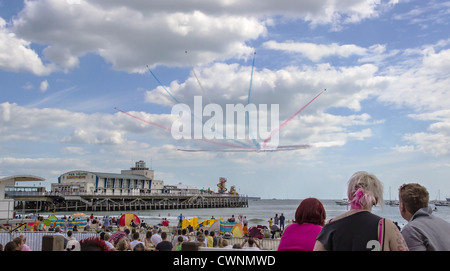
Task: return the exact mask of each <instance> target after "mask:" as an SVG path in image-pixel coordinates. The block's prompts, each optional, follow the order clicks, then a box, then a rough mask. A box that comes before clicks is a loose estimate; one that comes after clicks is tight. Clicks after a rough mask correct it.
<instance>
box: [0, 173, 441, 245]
mask: <svg viewBox="0 0 450 271" xmlns="http://www.w3.org/2000/svg"><path fill="white" fill-rule="evenodd" d="M347 195H348V199H349V207H350V208H349V209H350V210H348V211H347V212H345V213H343V214H341V215H339V216H337V217H334V218H332V219H330V220H328V221H325V219H326V212H325V209H324V207H323V205H322V203H321V202H320V200H318V199H316V198H307V199H304V200H302V201H301V203H300V204H299V206H298V208H297V210H296V212H295V221H294V223H292V224H290V225H288V226H287V227H285V225H284V222H285V217H284V215H283V214H281V215H280V216H278V214H276V215H275V217H274V219H272V218H270V219H269V221H268V222H269V229H270V232H271V233H272V236H271V237H272V238H274V236H275V234H276V233H278V232H279V233H280V235H281V239H280V243H279V246H278V250H279V251H284V250H302V251H308V250H309V251H312V250H314V251H324V250H328V251H339V250H341V251H342V250H344V251H354V250H358V251H361V250H377V251H378V250H381V251H383V250H384V251H388V250H392V251H406V250H421V251H436V250H439V251H450V223H448V222H446V221H445V220H443V219H441V218H439V217H437V216H435V215H433V210H432V208H431V207H430V206H429V205H428V203H429V193H428V191H427V189H426V188H425V187H424V186H422V185H420V184H417V183H409V184H404V185H402V186H401V187H400V188H399V202H400V204H399V212H400V214H401V216H402V217H403V218H404V219H405V220H407V221H408V223H407V224H406V225H405V226H404V227H403V229H401V231H400V228H399V227H398V225H396V224H395V223H394V222H393V221H391V220H389V219H386V218H383V217H380V216H378V215H375V214H373V213H372V208H373V206H376V205H378V204H380V205H382V204H383V202H384V201H383V185H382V183H381V182H380V180H379V179H378V178H377V177H376V176H375V175H373V174H369V173H367V172H364V171H359V172H356V173H355V174H353V175H352V176H351V178H350V179H349V181H348V187H347ZM180 216H181V215H180ZM234 219H235V218H234V216H232V218H230V219H229V221H231V220H234ZM239 219H240V220H242V222H244V236H245V238H243V239H242V240H243V242H242V243H235V244H233V245H231V244H229V241H228V240H227V238H225V236H222V235H221V234H220V233H218V232H215V231H208V230H203V229H197V230H194V229H192V228H184V229H182V228H180V227H178V229H176V230H175V231H174V232H173V233H172V234H171V235H169V234H168V232H167V230H165V231H163V230H162V227H159V228H158V227H155V228H150V227H147V228H145V227H144V229H146V232H145V238H142V240H141V238H140V236H141V234H140V231H139V230H142V227H139V228H138V227H131V230H130V229H129V228H125V229H123V230H120V231H116V232H111V231H110V226H111V224H113V223H117V221H116V220H114V219H110V218H108V217H105V218H104V219H103V221H102V222H103V226H102V228H101V229H102V231H101V233H100V234H99V237H90V238H85V239H82V240H76V239H75V238H74V237H73V232H72V231H70V230H69V231H67V233H66V236H64V235H63V233H62V230H61V229H60V228H59V227H56V228H55V234H59V235H63V236H64V249H65V250H67V251H78V250H81V251H83V250H108V251H180V250H182V249H183V244H184V243H186V242H190V243H194V244H196V245H197V246H202V247H212V248H226V249H230V248H234V249H250V250H259V249H261V246H260V244H259V243H258V240H257V238H253V237H252V236H250V235H249V233H248V229H247V223H248V222H247V223H245V222H246V221H245V220H246V218H245V217H240V218H239ZM94 221H96V218H93V217H92V222H93V224H96V222H94ZM97 223H98V222H97ZM139 226H141V225H139ZM161 226H163V225H161ZM165 228H166V229H168V228H167V227H165ZM0 249H1V250H4V251H29V250H30V248H29V247H28V245H27V244H26V237H25V236H24V235H20V236H19V237H16V238H14V239H13V240H12V241H10V242H8V243H7V244H6V245H5V246H4V247H3V246H2V245H0Z"/></svg>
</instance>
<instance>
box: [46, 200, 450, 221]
mask: <svg viewBox="0 0 450 271" xmlns="http://www.w3.org/2000/svg"><path fill="white" fill-rule="evenodd" d="M320 201H321V202H322V204H323V205H324V208H325V211H326V214H327V217H326V220H329V219H331V218H333V217H336V216H338V215H340V214H342V213H344V212H346V211H347V206H343V205H337V204H336V203H335V201H336V199H321V200H320ZM300 202H301V199H260V200H249V203H248V205H249V206H248V208H202V209H198V208H196V209H171V210H145V211H144V210H136V211H129V212H131V213H134V214H136V215H137V216H138V217H139V218H140V219H141V220H142V221H144V222H145V223H147V224H149V225H157V224H159V223H161V221H162V219H163V218H166V219H167V220H169V222H170V223H169V225H170V226H176V225H177V223H178V216H179V215H180V214H182V215H183V216H184V217H186V218H187V219H191V218H193V217H198V221H199V222H200V221H203V220H206V219H210V218H211V217H214V218H216V219H220V218H224V219H225V220H227V219H228V218H230V217H231V216H232V215H234V216H235V217H238V216H239V215H242V216H246V217H247V220H248V223H249V225H248V226H249V227H251V226H256V225H263V226H268V225H269V224H268V220H269V219H270V218H272V219H273V217H274V216H275V214H278V216H280V215H281V213H284V216H285V217H286V221H289V220H292V219H293V218H294V215H295V211H296V209H297V207H298V205H299V204H300ZM430 206H433V207H434V205H432V204H430ZM437 210H438V211H437V212H434V215H436V216H438V217H441V218H442V219H444V220H446V221H448V222H449V223H450V207H448V206H437ZM372 211H373V213H374V214H376V215H379V216H382V217H385V218H388V219H390V220H392V221H394V222H397V223H398V225H399V226H400V227H402V226H403V225H405V224H406V223H407V221H406V220H405V219H403V218H402V217H401V215H400V211H399V207H398V206H389V205H385V206H384V207H380V206H375V207H374V208H373V210H372ZM127 212H128V211H127ZM123 213H124V212H117V211H116V212H93V214H94V216H96V217H99V218H102V217H104V216H110V217H113V216H114V217H120V215H121V214H123ZM71 214H72V213H69V212H60V213H55V215H56V216H57V217H60V216H64V215H66V216H70V215H71ZM41 215H43V216H44V217H46V216H48V215H50V213H42V214H41ZM87 215H90V213H87Z"/></svg>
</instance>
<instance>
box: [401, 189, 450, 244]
mask: <svg viewBox="0 0 450 271" xmlns="http://www.w3.org/2000/svg"><path fill="white" fill-rule="evenodd" d="M398 198H399V201H400V205H399V208H400V213H401V215H402V217H403V218H404V219H406V220H407V221H408V224H406V225H405V226H404V227H403V229H402V235H403V237H404V238H405V241H406V244H407V245H408V248H409V250H413V251H436V250H446V251H449V250H450V224H449V223H448V222H446V221H445V220H443V219H441V218H439V217H436V216H434V215H433V210H432V209H431V207H430V206H428V201H429V194H428V191H427V189H426V188H425V187H423V186H421V185H420V184H417V183H410V184H404V185H402V186H401V187H400V189H399V197H398Z"/></svg>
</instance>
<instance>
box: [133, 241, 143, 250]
mask: <svg viewBox="0 0 450 271" xmlns="http://www.w3.org/2000/svg"><path fill="white" fill-rule="evenodd" d="M133 251H145V247H144V243H139V244H137V245H135V246H134V248H133Z"/></svg>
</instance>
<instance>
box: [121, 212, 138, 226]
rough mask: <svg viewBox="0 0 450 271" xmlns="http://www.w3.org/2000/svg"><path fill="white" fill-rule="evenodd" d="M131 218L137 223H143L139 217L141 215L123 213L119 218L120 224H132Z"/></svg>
mask: <svg viewBox="0 0 450 271" xmlns="http://www.w3.org/2000/svg"><path fill="white" fill-rule="evenodd" d="M131 220H133V221H134V223H136V224H141V220H140V219H139V217H138V216H137V215H135V214H133V213H126V214H123V215H122V216H121V217H120V218H119V226H122V227H123V226H130V225H131Z"/></svg>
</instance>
